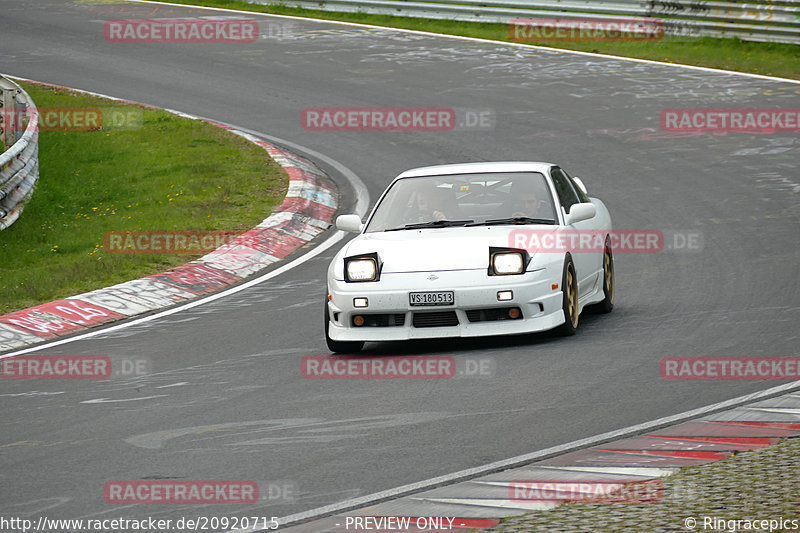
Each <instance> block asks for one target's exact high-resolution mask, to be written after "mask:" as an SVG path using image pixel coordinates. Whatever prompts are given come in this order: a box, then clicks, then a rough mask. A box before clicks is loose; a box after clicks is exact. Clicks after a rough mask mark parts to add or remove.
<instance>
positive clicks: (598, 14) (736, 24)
mask: <svg viewBox="0 0 800 533" xmlns="http://www.w3.org/2000/svg"><path fill="white" fill-rule="evenodd" d="M250 2H251V3H256V4H264V5H270V4H272V5H285V6H290V7H302V8H306V9H318V10H323V11H339V12H346V13H369V14H376V15H396V16H402V17H421V18H431V19H447V20H459V21H473V22H496V23H510V22H512V21H513V20H514V19H523V18H550V19H552V18H558V19H567V20H569V19H579V18H591V19H595V20H603V19H612V18H613V19H615V20H620V19H625V18H628V17H634V18H636V20H641V18H651V19H654V22H655V21H656V20H657V21H660V23H661V24H663V27H664V33H665V34H668V35H677V36H710V37H738V38H740V39H742V40H745V41H763V42H782V43H791V44H800V0H775V1H771V2H764V1H762V2H759V3H743V2H736V1H703V0H610V1H608V2H606V1H603V0H564V1H561V0H439V1H436V2H428V1H415V0H250Z"/></svg>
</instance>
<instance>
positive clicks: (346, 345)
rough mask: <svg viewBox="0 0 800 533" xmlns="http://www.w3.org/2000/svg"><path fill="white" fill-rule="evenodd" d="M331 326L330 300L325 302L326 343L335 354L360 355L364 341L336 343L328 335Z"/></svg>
mask: <svg viewBox="0 0 800 533" xmlns="http://www.w3.org/2000/svg"><path fill="white" fill-rule="evenodd" d="M330 324H331V314H330V311H329V310H328V300H327V297H326V300H325V343H326V344H327V345H328V349H329V350H330V351H332V352H333V353H358V352H360V351H361V348H363V347H364V342H363V341H335V340H333V339H331V338H330V336H329V335H328V328H329V327H330Z"/></svg>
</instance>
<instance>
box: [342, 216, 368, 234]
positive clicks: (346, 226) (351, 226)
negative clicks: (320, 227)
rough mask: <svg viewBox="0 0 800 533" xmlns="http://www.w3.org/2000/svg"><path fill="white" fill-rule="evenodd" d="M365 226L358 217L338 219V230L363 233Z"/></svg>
mask: <svg viewBox="0 0 800 533" xmlns="http://www.w3.org/2000/svg"><path fill="white" fill-rule="evenodd" d="M363 227H364V224H362V223H361V217H360V216H358V215H339V216H338V217H336V228H337V229H340V230H342V231H349V232H350V233H361V230H362V228H363Z"/></svg>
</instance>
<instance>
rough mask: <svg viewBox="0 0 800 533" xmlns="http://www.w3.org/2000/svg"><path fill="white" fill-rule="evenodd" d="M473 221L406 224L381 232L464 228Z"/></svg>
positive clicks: (437, 221) (435, 221)
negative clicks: (451, 227)
mask: <svg viewBox="0 0 800 533" xmlns="http://www.w3.org/2000/svg"><path fill="white" fill-rule="evenodd" d="M472 222H474V220H431V221H430V222H420V223H418V224H406V225H405V226H403V227H402V228H391V229H386V230H383V231H400V230H404V229H424V228H447V227H450V226H466V225H467V224H470V223H472Z"/></svg>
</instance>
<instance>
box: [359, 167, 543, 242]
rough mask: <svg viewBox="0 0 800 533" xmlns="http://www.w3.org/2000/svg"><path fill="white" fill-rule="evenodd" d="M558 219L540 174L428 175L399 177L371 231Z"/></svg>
mask: <svg viewBox="0 0 800 533" xmlns="http://www.w3.org/2000/svg"><path fill="white" fill-rule="evenodd" d="M555 218H556V216H555V209H554V205H553V198H552V195H551V194H550V190H549V188H548V187H547V182H546V181H545V177H544V176H543V175H542V174H540V173H538V172H507V173H487V174H458V175H449V176H429V177H419V178H402V179H399V180H397V181H396V182H395V183H394V184H393V185H392V187H391V188H390V189H389V191H388V192H387V193H386V195H385V196H384V197H383V199H382V200H381V202H380V203H379V204H378V206H377V208H376V209H375V212H374V214H373V215H372V217H371V218H370V221H369V223H368V225H367V228H366V232H367V233H371V232H377V231H400V230H406V229H409V230H410V229H423V228H443V227H452V226H476V225H501V224H555Z"/></svg>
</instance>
